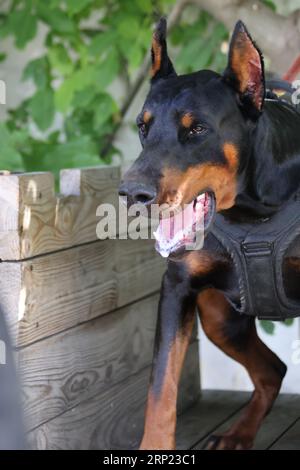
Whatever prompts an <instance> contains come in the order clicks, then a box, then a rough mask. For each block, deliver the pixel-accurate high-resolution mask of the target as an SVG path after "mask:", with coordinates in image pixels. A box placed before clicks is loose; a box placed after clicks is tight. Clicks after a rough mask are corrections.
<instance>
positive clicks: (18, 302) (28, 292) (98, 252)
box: [0, 240, 165, 346]
mask: <svg viewBox="0 0 300 470" xmlns="http://www.w3.org/2000/svg"><path fill="white" fill-rule="evenodd" d="M128 255H129V256H128ZM164 269H165V263H164V261H163V260H162V258H161V257H159V255H157V254H156V253H155V250H154V248H153V242H152V241H151V240H105V241H98V242H94V243H91V244H87V245H83V246H79V247H74V248H72V249H69V250H65V251H62V252H57V253H51V254H47V255H44V256H39V257H37V258H34V259H31V260H28V261H23V262H9V263H8V262H2V263H0V298H1V304H2V309H3V312H4V314H5V315H6V318H7V320H8V324H9V325H10V328H11V334H12V337H13V342H14V344H15V345H16V346H24V345H26V344H29V343H32V342H34V341H37V340H40V339H41V338H44V337H47V336H50V335H52V334H55V333H58V332H60V331H62V330H65V329H67V328H70V327H72V326H75V325H77V324H79V323H82V322H84V321H88V320H90V319H92V318H95V317H97V316H99V315H102V314H104V313H107V312H109V311H111V310H114V309H116V308H118V307H122V306H124V305H127V304H128V303H130V302H134V301H135V300H138V299H140V298H142V297H145V296H147V295H149V294H152V293H154V292H156V291H157V290H158V289H159V287H160V283H161V278H162V274H163V271H164Z"/></svg>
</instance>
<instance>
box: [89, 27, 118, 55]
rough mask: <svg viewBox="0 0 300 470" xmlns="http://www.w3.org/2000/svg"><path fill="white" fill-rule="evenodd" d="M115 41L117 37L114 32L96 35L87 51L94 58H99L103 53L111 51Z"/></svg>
mask: <svg viewBox="0 0 300 470" xmlns="http://www.w3.org/2000/svg"><path fill="white" fill-rule="evenodd" d="M116 39H117V35H116V33H115V32H114V31H111V30H109V31H106V32H103V33H98V34H97V35H96V36H95V37H94V38H93V39H92V41H91V43H90V45H89V48H88V51H89V54H90V55H92V56H95V57H98V56H100V55H101V54H103V53H104V52H107V51H109V50H110V49H111V47H112V46H113V44H114V42H115V41H116Z"/></svg>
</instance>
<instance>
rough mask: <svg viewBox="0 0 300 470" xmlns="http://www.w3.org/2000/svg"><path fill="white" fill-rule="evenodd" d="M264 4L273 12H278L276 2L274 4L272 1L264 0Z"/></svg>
mask: <svg viewBox="0 0 300 470" xmlns="http://www.w3.org/2000/svg"><path fill="white" fill-rule="evenodd" d="M262 3H264V4H265V5H266V6H267V7H269V8H271V10H273V11H276V5H275V3H274V2H272V0H262Z"/></svg>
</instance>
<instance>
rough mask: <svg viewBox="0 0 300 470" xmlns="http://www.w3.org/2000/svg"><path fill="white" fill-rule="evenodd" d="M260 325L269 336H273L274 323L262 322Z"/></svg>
mask: <svg viewBox="0 0 300 470" xmlns="http://www.w3.org/2000/svg"><path fill="white" fill-rule="evenodd" d="M259 324H260V326H261V328H262V329H263V330H264V331H265V332H266V333H267V334H268V335H273V334H274V331H275V324H274V322H272V321H269V320H260V321H259Z"/></svg>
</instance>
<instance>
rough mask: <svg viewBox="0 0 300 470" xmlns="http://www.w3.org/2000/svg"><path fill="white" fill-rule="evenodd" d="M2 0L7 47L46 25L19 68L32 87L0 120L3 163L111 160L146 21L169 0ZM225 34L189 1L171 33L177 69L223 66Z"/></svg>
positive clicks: (42, 165)
mask: <svg viewBox="0 0 300 470" xmlns="http://www.w3.org/2000/svg"><path fill="white" fill-rule="evenodd" d="M8 4H9V7H8V9H7V10H6V12H5V13H4V12H2V13H1V15H0V37H2V38H3V37H6V36H12V37H13V38H14V44H15V47H16V48H18V49H25V48H26V46H27V45H28V44H29V43H30V41H32V39H34V38H35V37H36V35H37V33H38V31H39V29H40V25H41V24H44V25H45V26H46V27H47V33H46V35H45V37H44V38H43V48H42V47H41V50H44V53H43V55H41V57H38V58H35V59H34V60H31V61H29V62H28V63H27V65H26V67H25V69H24V71H23V80H24V81H26V80H31V81H32V82H33V83H34V85H35V92H34V94H33V95H32V96H31V97H30V98H28V99H26V100H24V101H23V102H22V103H20V105H19V106H18V107H17V108H15V109H11V110H10V111H9V114H8V117H7V119H6V122H4V123H2V124H1V128H0V133H1V136H2V149H1V154H0V164H1V167H5V168H6V169H10V170H16V169H19V170H26V171H41V170H51V171H55V172H56V173H57V172H58V171H59V169H60V168H64V167H72V166H87V165H95V164H98V163H101V162H103V161H105V162H109V161H110V160H111V157H112V155H113V153H116V152H119V153H121V152H120V150H118V149H115V148H114V147H113V146H112V145H108V146H107V143H108V142H110V141H111V140H113V139H112V136H113V135H114V132H115V130H116V128H117V127H118V125H119V124H120V120H121V119H122V116H121V112H120V111H121V109H122V104H123V102H124V99H125V98H126V96H127V94H128V92H129V90H130V89H131V87H132V86H133V83H134V79H135V76H136V73H137V70H138V68H139V67H140V66H141V64H142V63H143V61H144V57H145V55H146V54H149V48H150V41H151V30H152V28H153V24H154V22H155V21H156V20H157V18H158V16H160V15H161V14H165V15H167V14H168V13H169V12H170V10H171V8H172V7H173V6H174V4H175V0H155V1H150V0H76V1H74V0H49V1H48V2H43V1H36V0H10V1H8ZM227 35H228V33H227V31H226V30H225V28H224V27H223V26H222V25H221V24H219V23H217V22H216V21H214V20H213V19H212V18H211V17H210V16H209V15H207V14H206V13H203V12H201V11H199V9H193V10H190V9H189V8H187V9H186V11H185V12H184V14H183V16H182V20H181V22H180V23H179V24H178V25H177V26H176V27H175V28H174V29H173V31H172V34H171V37H170V39H171V48H173V49H174V54H175V55H176V56H177V59H176V61H175V62H176V66H177V67H178V70H179V72H181V73H184V72H190V71H194V70H197V69H200V68H205V67H211V68H214V69H217V70H221V69H222V68H223V67H224V65H225V54H224V53H222V52H221V50H220V45H221V43H222V41H224V40H226V39H227ZM38 37H40V35H39V36H38ZM25 52H26V51H25ZM172 52H173V51H172ZM172 55H173V54H172ZM0 59H1V60H5V56H1V57H0ZM4 66H5V64H4ZM116 84H118V89H124V93H123V95H124V96H123V98H122V97H121V98H118V99H116V97H115V96H116V93H115V89H116ZM8 86H9V84H8ZM57 122H59V123H61V124H59V125H58V124H57ZM107 148H108V151H107V152H105V153H104V152H103V149H107Z"/></svg>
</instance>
